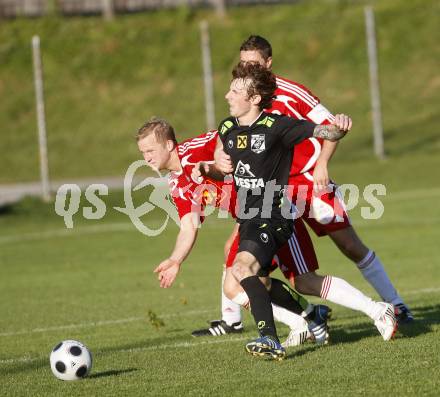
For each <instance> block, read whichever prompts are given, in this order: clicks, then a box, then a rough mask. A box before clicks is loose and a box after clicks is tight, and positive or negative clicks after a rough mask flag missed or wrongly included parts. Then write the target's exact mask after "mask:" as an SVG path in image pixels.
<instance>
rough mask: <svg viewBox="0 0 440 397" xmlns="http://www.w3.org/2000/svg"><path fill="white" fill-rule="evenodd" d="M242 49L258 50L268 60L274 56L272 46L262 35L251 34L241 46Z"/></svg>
mask: <svg viewBox="0 0 440 397" xmlns="http://www.w3.org/2000/svg"><path fill="white" fill-rule="evenodd" d="M240 51H258V52H259V53H260V54H261V56H262V57H263V59H264V60H265V61H267V60H268V59H269V58H270V57H271V56H272V46H271V45H270V43H269V42H268V41H267V40H266V39H265V38H264V37H261V36H258V35H252V36H249V37H248V38H247V39H246V40H245V41H243V43H242V44H241V46H240Z"/></svg>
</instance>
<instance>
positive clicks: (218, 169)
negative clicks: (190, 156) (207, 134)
mask: <svg viewBox="0 0 440 397" xmlns="http://www.w3.org/2000/svg"><path fill="white" fill-rule="evenodd" d="M222 152H223V153H224V151H223V142H222V141H221V140H220V138H219V137H217V142H216V146H215V152H214V160H215V163H214V164H208V163H204V162H203V161H200V162H198V163H197V164H196V165H195V166H194V168H193V170H192V172H191V178H192V179H193V180H194V181H198V182H199V183H201V182H202V181H203V177H209V178H211V179H215V180H218V181H223V180H224V178H225V175H226V174H229V173H231V172H232V171H233V168H232V163H231V165H230V167H228V166H227V159H226V161H225V163H226V165H225V164H220V165H219V163H218V162H217V160H218V159H220V158H222V159H224V158H225V157H224V156H226V157H229V156H228V155H227V154H226V153H224V156H222V155H221V153H222ZM215 153H217V158H216V154H215ZM219 156H220V157H219Z"/></svg>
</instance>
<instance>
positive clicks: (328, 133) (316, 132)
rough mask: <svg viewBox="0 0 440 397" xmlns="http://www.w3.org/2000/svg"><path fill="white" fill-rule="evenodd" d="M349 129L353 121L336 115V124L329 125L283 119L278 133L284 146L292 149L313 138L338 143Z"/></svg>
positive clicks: (280, 121) (344, 116) (280, 120)
mask: <svg viewBox="0 0 440 397" xmlns="http://www.w3.org/2000/svg"><path fill="white" fill-rule="evenodd" d="M340 127H343V129H341V128H340ZM349 128H351V119H350V118H349V117H348V116H346V115H336V116H335V122H333V123H332V124H329V125H316V124H314V123H311V122H310V121H306V120H295V119H292V118H290V117H282V118H280V119H279V125H278V128H277V132H278V133H279V134H280V137H281V141H282V143H283V145H284V146H285V147H287V148H289V149H292V148H293V147H294V146H295V145H297V144H298V143H300V142H302V141H303V140H304V139H307V138H311V137H315V138H322V139H325V140H328V141H332V142H334V141H338V140H339V139H341V138H343V137H344V136H345V134H346V133H347V131H348V129H349Z"/></svg>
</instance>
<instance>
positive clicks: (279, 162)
mask: <svg viewBox="0 0 440 397" xmlns="http://www.w3.org/2000/svg"><path fill="white" fill-rule="evenodd" d="M314 128H315V124H313V123H311V122H309V121H306V120H296V119H293V118H291V117H287V116H280V115H277V114H271V113H266V112H262V113H261V114H260V116H259V117H258V119H257V120H256V121H255V122H254V123H253V124H252V125H250V126H240V125H239V124H238V122H237V120H236V118H235V117H229V118H227V119H226V120H224V121H223V122H222V123H221V124H220V127H219V129H218V133H219V137H220V139H221V141H222V142H223V148H224V149H223V150H224V151H225V152H226V153H227V154H228V155H230V156H231V160H232V164H233V167H234V171H233V176H234V182H235V189H236V190H237V192H238V200H239V207H240V211H239V213H238V214H237V219H238V221H239V222H240V223H243V221H244V220H247V219H257V220H258V219H273V220H276V219H281V218H282V216H281V204H282V199H283V192H284V188H285V185H287V183H288V177H289V170H290V166H291V163H292V156H293V151H292V148H293V147H294V145H295V144H298V143H300V142H301V141H303V140H304V139H307V138H310V137H311V136H312V135H313V130H314ZM275 185H276V187H275ZM265 193H266V195H265Z"/></svg>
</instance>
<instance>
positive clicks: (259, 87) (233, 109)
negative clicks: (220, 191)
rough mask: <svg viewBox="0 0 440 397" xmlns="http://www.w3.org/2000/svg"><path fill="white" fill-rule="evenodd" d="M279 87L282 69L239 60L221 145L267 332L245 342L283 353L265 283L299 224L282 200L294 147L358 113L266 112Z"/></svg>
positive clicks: (248, 275)
mask: <svg viewBox="0 0 440 397" xmlns="http://www.w3.org/2000/svg"><path fill="white" fill-rule="evenodd" d="M275 89H276V81H275V76H274V75H273V74H272V73H271V72H270V71H268V70H267V69H266V68H264V67H262V66H261V65H259V64H252V63H247V64H245V63H240V64H238V65H237V66H236V67H235V69H234V71H233V80H232V83H231V86H230V90H229V92H228V94H227V95H226V99H227V100H228V102H229V105H230V114H231V116H232V117H229V118H227V119H226V120H224V121H223V122H222V123H221V124H220V127H219V130H218V133H219V140H218V145H219V147H223V150H225V152H226V153H227V154H229V155H230V156H231V159H232V162H233V165H234V170H235V171H234V173H233V175H234V182H235V188H236V190H237V192H238V206H239V208H238V212H237V220H238V222H239V224H240V229H239V234H240V244H239V248H238V253H237V256H236V258H235V261H234V264H233V270H232V273H233V275H234V277H235V278H236V280H237V281H238V282H239V283H240V284H241V286H242V287H243V289H244V290H245V292H246V293H247V295H248V297H249V301H250V305H251V311H252V315H253V316H254V319H255V322H256V324H257V328H258V331H259V333H260V338H258V339H256V340H255V341H252V342H249V343H248V344H247V345H246V350H247V351H248V352H249V353H251V354H253V355H261V356H269V357H271V358H274V359H282V358H284V356H285V350H284V348H283V347H282V346H281V344H280V343H279V340H278V336H277V333H276V329H275V324H274V320H273V314H272V309H271V301H270V297H269V293H268V291H267V289H266V288H268V289H269V288H270V279H269V278H268V277H267V275H268V270H269V267H270V265H271V262H272V258H273V256H274V254H275V253H276V251H277V250H278V248H280V247H281V246H282V245H283V244H284V243H285V242H286V241H287V240H288V238H289V237H290V235H291V234H292V231H293V222H292V219H291V218H292V216H291V214H290V205H289V206H287V207H284V206H283V205H282V204H283V192H284V188H285V185H287V183H288V176H289V168H290V164H291V162H292V148H293V146H294V145H295V144H297V143H299V142H301V141H302V140H304V139H306V138H310V137H312V136H314V137H320V138H323V139H328V140H337V139H340V138H342V137H343V136H344V135H345V132H346V131H347V130H348V129H349V128H350V127H351V120H350V119H349V118H348V117H347V116H345V115H337V116H336V117H335V122H334V124H332V125H324V126H317V125H315V124H313V123H311V122H308V121H305V120H294V119H292V118H288V117H285V116H278V115H272V114H269V113H265V112H263V110H262V109H264V108H267V107H269V105H270V102H271V100H272V98H273V94H274V91H275ZM340 128H341V129H340ZM197 173H201V174H203V173H206V174H208V175H210V176H212V177H217V178H222V177H223V175H222V174H221V173H220V172H219V171H218V170H216V169H215V167H213V166H210V165H208V164H203V163H202V164H198V165H197V166H196V167H195V170H194V177H197ZM285 208H287V210H285ZM283 209H284V213H283ZM259 276H260V278H259ZM260 279H261V281H260Z"/></svg>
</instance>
